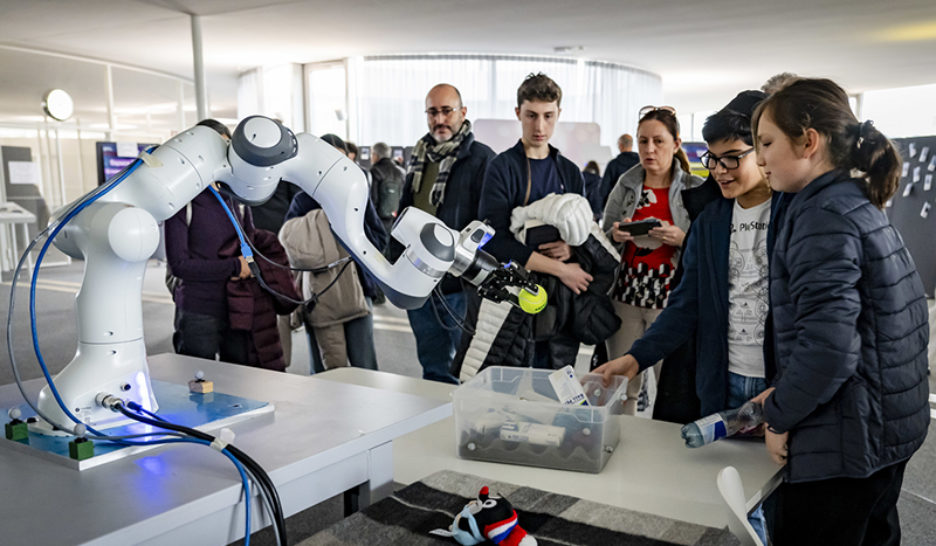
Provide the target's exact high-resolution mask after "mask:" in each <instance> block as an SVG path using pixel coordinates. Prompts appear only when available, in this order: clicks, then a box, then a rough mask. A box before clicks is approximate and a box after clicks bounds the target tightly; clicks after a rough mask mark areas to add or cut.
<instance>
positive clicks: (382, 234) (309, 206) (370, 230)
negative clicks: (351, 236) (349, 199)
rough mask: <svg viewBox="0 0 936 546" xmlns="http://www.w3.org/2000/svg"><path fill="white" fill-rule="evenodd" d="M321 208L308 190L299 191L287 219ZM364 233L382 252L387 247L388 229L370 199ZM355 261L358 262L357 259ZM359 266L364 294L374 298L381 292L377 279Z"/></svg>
mask: <svg viewBox="0 0 936 546" xmlns="http://www.w3.org/2000/svg"><path fill="white" fill-rule="evenodd" d="M320 208H322V205H320V204H319V203H318V201H316V200H315V199H312V198H311V197H309V194H307V193H306V192H299V193H297V194H296V196H295V197H293V201H292V204H291V205H289V211H287V212H286V220H289V219H291V218H299V217H302V216H305V215H306V214H308V213H309V212H310V211H312V210H316V209H320ZM364 235H365V236H366V237H367V240H368V241H370V242H371V243H372V244H373V245H374V246H375V247H377V250H379V251H381V252H383V249H384V248H386V247H387V240H388V239H389V238H390V236H389V235H387V230H386V229H384V226H383V222H381V221H380V217H379V216H377V211H376V210H375V209H374V204H373V203H371V200H370V199H368V200H367V209H366V210H365V211H364ZM336 238H337V237H336ZM338 241H339V242H340V243H341V244H342V245H344V241H341V240H340V239H339V240H338ZM354 261H355V262H357V260H354ZM358 266H359V267H358V276H359V278H360V281H361V287H362V288H363V289H364V295H365V296H367V297H369V298H371V299H374V298H375V297H377V294H379V292H378V290H379V288H378V287H377V281H375V280H374V279H373V277H371V274H370V273H369V272H367V270H366V268H365V266H364V265H363V264H361V263H359V262H358Z"/></svg>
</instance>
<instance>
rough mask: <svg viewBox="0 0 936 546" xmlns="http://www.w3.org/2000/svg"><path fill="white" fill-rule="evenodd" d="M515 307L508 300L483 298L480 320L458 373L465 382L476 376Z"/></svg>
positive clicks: (479, 311)
mask: <svg viewBox="0 0 936 546" xmlns="http://www.w3.org/2000/svg"><path fill="white" fill-rule="evenodd" d="M512 308H513V306H511V305H510V304H509V303H507V302H506V301H502V302H500V303H494V302H493V301H491V300H488V299H482V300H481V308H480V309H479V310H478V322H477V324H476V325H475V334H474V336H473V337H472V338H471V344H470V345H469V346H468V351H467V352H466V353H465V359H464V360H463V361H462V367H461V373H459V375H458V379H459V381H461V382H462V383H464V382H465V381H468V380H469V379H471V378H472V377H474V376H475V375H476V374H477V373H478V371H480V369H481V365H482V364H484V359H486V358H487V355H488V352H490V350H491V345H492V344H493V343H494V339H495V338H497V334H498V333H500V330H501V327H502V326H503V325H504V321H505V320H506V319H507V315H508V314H510V310H511V309H512Z"/></svg>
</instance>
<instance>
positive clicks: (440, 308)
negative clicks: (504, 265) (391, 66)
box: [391, 83, 494, 383]
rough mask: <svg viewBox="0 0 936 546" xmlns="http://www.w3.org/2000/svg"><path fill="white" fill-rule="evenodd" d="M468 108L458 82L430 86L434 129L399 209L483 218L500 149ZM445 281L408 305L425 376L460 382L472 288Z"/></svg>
mask: <svg viewBox="0 0 936 546" xmlns="http://www.w3.org/2000/svg"><path fill="white" fill-rule="evenodd" d="M467 113H468V108H467V107H466V106H465V105H464V104H463V103H462V98H461V93H459V92H458V89H456V88H455V87H454V86H452V85H449V84H446V83H441V84H439V85H436V86H435V87H433V88H432V89H430V90H429V94H428V95H426V122H427V124H428V126H429V132H428V133H427V134H426V135H424V136H423V137H422V138H421V139H419V141H418V142H417V143H416V146H415V147H414V148H413V155H412V156H411V157H410V162H409V165H408V167H407V170H406V180H405V183H404V186H403V196H402V198H401V199H400V208H399V210H403V209H405V208H406V207H409V206H414V207H416V208H419V209H422V210H424V211H426V212H428V213H430V214H432V215H434V216H436V217H437V218H439V219H440V220H442V221H443V222H445V224H446V225H447V226H448V227H450V228H452V229H455V230H459V231H460V230H461V229H462V228H464V227H465V226H467V225H468V224H469V223H470V222H471V221H472V220H475V219H477V218H478V203H479V201H480V199H481V184H482V182H483V177H484V171H485V169H486V168H487V164H488V162H489V161H490V160H491V158H493V157H494V151H493V150H491V149H490V148H489V147H487V146H485V145H484V144H481V143H480V142H477V141H476V140H475V139H474V134H473V133H472V132H471V122H470V121H468V120H467V119H465V114H467ZM391 244H392V245H393V247H392V250H391V256H392V257H393V259H397V258H398V257H399V256H400V254H402V251H403V248H402V246H401V245H400V244H399V243H397V242H396V241H395V240H394V241H392V242H391ZM439 286H440V290H441V292H442V296H440V295H439V294H438V293H437V292H436V293H433V294H432V296H431V297H430V298H429V299H428V300H426V303H425V304H424V305H423V306H422V307H420V308H419V309H413V310H409V311H407V316H408V317H409V322H410V326H411V327H412V328H413V335H415V336H416V352H417V356H418V358H419V363H420V365H421V366H422V368H423V379H431V380H433V381H443V382H447V383H458V380H457V379H456V378H455V376H454V375H452V373H451V365H452V358H453V357H454V356H455V351H456V349H457V348H458V344H459V342H460V340H461V334H462V329H461V325H462V323H463V322H469V323H470V322H472V320H471V318H470V317H467V318H466V309H467V307H468V299H469V294H468V292H467V291H466V289H465V288H464V287H463V285H462V284H461V281H460V280H459V279H457V278H455V277H452V276H451V275H448V274H446V275H445V278H444V279H443V280H442V282H441V283H440V284H439ZM472 297H473V296H472ZM453 315H454V316H453Z"/></svg>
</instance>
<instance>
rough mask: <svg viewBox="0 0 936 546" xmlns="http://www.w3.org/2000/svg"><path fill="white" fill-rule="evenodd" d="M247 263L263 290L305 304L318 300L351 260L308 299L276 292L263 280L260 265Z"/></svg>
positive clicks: (339, 276)
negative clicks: (294, 297)
mask: <svg viewBox="0 0 936 546" xmlns="http://www.w3.org/2000/svg"><path fill="white" fill-rule="evenodd" d="M248 265H249V267H250V272H251V273H253V276H254V277H255V278H256V279H257V282H258V283H260V287H261V288H263V289H264V290H266V291H267V292H269V293H270V294H273V295H274V296H276V297H277V298H280V299H283V300H286V301H288V302H290V303H295V304H297V305H306V304H308V303H314V302H316V301H318V299H319V298H320V297H322V294H324V293H325V292H328V289H329V288H331V287H332V286H333V285H334V284H335V283H336V282H337V281H338V279H339V278H341V275H342V274H343V273H344V272H345V269H347V268H348V266H349V265H351V261H347V262H345V264H344V265H343V266H342V267H341V271H339V272H338V274H337V275H335V278H334V279H332V280H331V282H329V283H328V284H327V285H325V288H323V289H322V290H321V291H319V292H316V293H315V294H312V295H311V296H309V298H308V299H305V300H297V299H293V298H290V297H289V296H287V295H286V294H281V293H279V292H277V291H276V290H274V289H273V288H272V287H271V286H270V285H268V284H267V283H266V281H265V280H263V275H261V274H260V266H259V265H257V262H253V263H251V264H248Z"/></svg>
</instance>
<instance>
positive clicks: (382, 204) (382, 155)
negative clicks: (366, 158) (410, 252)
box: [370, 142, 405, 233]
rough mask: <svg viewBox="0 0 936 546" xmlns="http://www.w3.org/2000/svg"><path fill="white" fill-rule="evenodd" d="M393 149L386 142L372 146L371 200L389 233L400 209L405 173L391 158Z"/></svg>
mask: <svg viewBox="0 0 936 546" xmlns="http://www.w3.org/2000/svg"><path fill="white" fill-rule="evenodd" d="M390 155H391V149H390V146H388V145H387V144H386V143H384V142H378V143H376V144H374V145H373V146H372V147H371V168H370V173H371V201H373V202H374V208H376V209H377V215H378V216H380V220H381V221H382V222H383V224H384V228H385V229H386V230H387V233H390V228H391V227H392V226H393V222H394V221H396V217H397V213H399V211H400V199H401V198H402V196H403V185H404V177H405V173H404V172H403V171H402V170H401V169H400V168H399V167H397V166H396V163H394V162H393V161H392V160H391V159H390Z"/></svg>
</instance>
